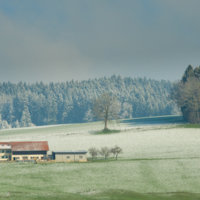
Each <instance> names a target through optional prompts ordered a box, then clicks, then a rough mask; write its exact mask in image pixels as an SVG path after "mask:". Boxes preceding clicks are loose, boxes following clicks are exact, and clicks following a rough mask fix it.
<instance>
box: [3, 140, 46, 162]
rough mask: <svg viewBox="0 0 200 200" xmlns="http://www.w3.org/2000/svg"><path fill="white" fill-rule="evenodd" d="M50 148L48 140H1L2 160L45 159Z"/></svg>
mask: <svg viewBox="0 0 200 200" xmlns="http://www.w3.org/2000/svg"><path fill="white" fill-rule="evenodd" d="M48 150H49V146H48V142H47V141H34V142H1V143H0V161H6V160H33V159H35V158H36V159H43V158H44V157H46V156H47V151H48Z"/></svg>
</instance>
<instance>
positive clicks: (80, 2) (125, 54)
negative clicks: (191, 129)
mask: <svg viewBox="0 0 200 200" xmlns="http://www.w3.org/2000/svg"><path fill="white" fill-rule="evenodd" d="M199 8H200V1H199V0H190V1H188V0H176V1H174V0H151V1H149V0H98V1H97V0H96V1H94V0H73V1H72V0H59V1H55V0H29V1H27V0H9V1H8V0H0V27H1V28H0V82H7V81H10V82H13V83H17V82H19V81H22V82H27V83H35V82H36V81H37V82H40V81H43V82H45V83H49V82H65V81H70V80H72V79H73V80H78V81H80V80H87V79H89V78H91V79H93V78H100V77H104V76H106V77H110V76H112V75H114V74H115V75H116V76H118V75H120V76H122V77H132V78H135V77H146V78H151V79H156V80H161V79H164V80H170V81H176V80H180V79H181V77H182V75H183V73H184V71H185V69H186V68H187V66H188V65H189V64H191V65H192V66H193V67H198V66H199V65H200V20H199V19H200V12H199Z"/></svg>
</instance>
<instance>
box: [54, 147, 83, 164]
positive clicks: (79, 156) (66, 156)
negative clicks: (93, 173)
mask: <svg viewBox="0 0 200 200" xmlns="http://www.w3.org/2000/svg"><path fill="white" fill-rule="evenodd" d="M52 157H53V160H56V161H67V162H86V161H87V151H84V150H78V151H52Z"/></svg>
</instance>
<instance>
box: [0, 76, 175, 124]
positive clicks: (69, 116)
mask: <svg viewBox="0 0 200 200" xmlns="http://www.w3.org/2000/svg"><path fill="white" fill-rule="evenodd" d="M171 86H172V85H171V82H169V81H164V80H161V81H155V80H151V79H149V80H148V79H146V78H135V79H132V78H121V77H120V76H118V77H116V76H115V75H113V76H112V77H110V78H106V77H104V78H100V79H93V80H91V79H89V80H87V81H80V82H78V81H73V80H72V81H70V82H62V83H50V84H44V83H43V82H40V83H35V84H26V83H22V82H19V83H18V84H13V83H10V82H7V83H3V84H1V83H0V112H1V116H2V119H0V123H3V121H4V123H5V121H7V123H8V124H10V125H11V126H12V127H19V126H21V127H25V126H30V125H32V124H35V125H47V124H61V123H77V122H84V121H93V120H95V119H93V118H92V113H91V101H92V100H93V98H94V97H95V96H99V95H100V94H102V93H103V92H109V93H110V94H112V95H116V96H117V98H118V100H119V101H120V103H121V105H122V106H121V112H120V117H121V118H129V117H145V116H156V115H170V114H176V113H177V112H178V108H177V107H176V105H175V103H173V101H171V100H169V99H168V93H169V91H170V89H171Z"/></svg>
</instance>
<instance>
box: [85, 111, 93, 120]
mask: <svg viewBox="0 0 200 200" xmlns="http://www.w3.org/2000/svg"><path fill="white" fill-rule="evenodd" d="M84 121H86V122H92V121H93V114H92V110H91V109H90V108H89V109H88V111H87V112H86V113H85V117H84Z"/></svg>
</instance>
